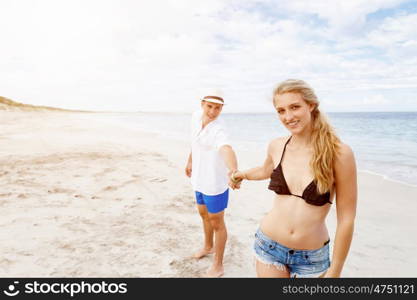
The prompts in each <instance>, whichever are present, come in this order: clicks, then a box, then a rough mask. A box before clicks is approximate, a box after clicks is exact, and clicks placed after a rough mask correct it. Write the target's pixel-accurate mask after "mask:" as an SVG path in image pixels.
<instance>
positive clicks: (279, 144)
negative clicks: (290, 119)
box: [268, 136, 289, 151]
mask: <svg viewBox="0 0 417 300" xmlns="http://www.w3.org/2000/svg"><path fill="white" fill-rule="evenodd" d="M288 139H289V136H282V137H278V138H275V139H273V140H271V141H270V142H269V146H268V149H269V150H270V151H271V150H272V151H273V150H279V149H282V148H283V147H284V144H285V143H286V142H287V141H288Z"/></svg>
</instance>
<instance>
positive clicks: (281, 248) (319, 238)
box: [231, 79, 357, 277]
mask: <svg viewBox="0 0 417 300" xmlns="http://www.w3.org/2000/svg"><path fill="white" fill-rule="evenodd" d="M273 104H274V107H275V109H276V111H277V113H278V116H279V119H280V121H281V122H282V124H283V125H284V126H285V128H287V129H288V131H289V132H290V136H289V137H282V138H277V139H274V140H272V141H271V142H270V144H269V146H268V150H267V156H266V159H265V162H264V164H263V165H262V166H259V167H255V168H252V169H248V170H245V171H236V172H234V173H232V174H231V179H232V182H234V184H235V185H236V183H237V182H239V181H241V180H264V179H270V182H269V186H268V188H269V189H270V190H272V191H274V192H275V193H276V195H275V198H274V203H273V208H272V209H271V211H269V212H268V213H267V215H266V216H265V217H264V218H263V219H262V221H261V224H260V227H259V229H258V231H257V232H256V234H255V243H254V251H255V257H256V272H257V275H258V277H340V275H341V272H342V268H343V265H344V262H345V259H346V257H347V254H348V252H349V248H350V244H351V240H352V235H353V228H354V220H355V214H356V201H357V183H356V164H355V159H354V155H353V152H352V150H351V148H350V147H349V146H348V145H346V144H344V143H342V142H341V141H340V140H339V138H338V137H337V136H336V134H335V132H334V131H333V129H332V127H331V126H330V124H329V123H328V121H327V120H326V118H325V116H324V115H323V114H322V113H321V112H320V110H319V102H318V99H317V97H316V95H315V93H314V91H313V89H312V88H311V87H310V86H309V85H308V84H307V83H306V82H304V81H302V80H294V79H289V80H286V81H284V82H282V83H280V84H279V85H278V86H277V88H276V89H275V90H274V93H273ZM237 186H238V184H237ZM331 205H336V211H337V229H336V235H335V239H334V245H333V253H332V259H331V263H330V254H329V241H330V238H329V233H328V230H327V227H326V223H325V220H326V217H327V215H328V213H329V210H330V207H331Z"/></svg>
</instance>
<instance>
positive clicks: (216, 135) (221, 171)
mask: <svg viewBox="0 0 417 300" xmlns="http://www.w3.org/2000/svg"><path fill="white" fill-rule="evenodd" d="M202 116H203V111H202V110H199V111H196V112H194V113H193V115H192V118H191V155H192V172H191V184H192V186H193V189H194V190H195V191H198V192H201V193H203V194H205V195H211V196H212V195H218V194H221V193H223V192H225V191H226V189H227V188H228V182H229V178H228V174H227V173H228V169H227V167H226V164H225V162H224V160H223V158H222V157H221V155H220V152H219V149H220V147H221V146H223V145H230V143H229V140H228V137H227V134H226V132H225V130H224V127H225V126H224V123H223V122H222V120H219V117H217V118H216V119H215V120H214V121H211V122H210V123H208V124H207V125H206V126H205V127H204V129H203V128H202V127H203V120H202Z"/></svg>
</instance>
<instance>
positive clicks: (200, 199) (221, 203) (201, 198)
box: [195, 189, 229, 214]
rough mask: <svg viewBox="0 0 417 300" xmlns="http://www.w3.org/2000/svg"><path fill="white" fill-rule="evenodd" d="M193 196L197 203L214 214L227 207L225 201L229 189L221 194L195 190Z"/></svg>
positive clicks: (226, 200)
mask: <svg viewBox="0 0 417 300" xmlns="http://www.w3.org/2000/svg"><path fill="white" fill-rule="evenodd" d="M195 198H196V200H197V204H200V205H205V206H207V210H208V212H209V213H211V214H215V213H218V212H221V211H223V210H224V209H225V208H226V207H227V202H228V201H229V189H227V190H226V191H225V192H224V193H222V194H218V195H212V196H209V195H205V194H203V193H200V192H198V191H195Z"/></svg>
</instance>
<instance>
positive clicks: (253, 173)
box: [232, 141, 275, 181]
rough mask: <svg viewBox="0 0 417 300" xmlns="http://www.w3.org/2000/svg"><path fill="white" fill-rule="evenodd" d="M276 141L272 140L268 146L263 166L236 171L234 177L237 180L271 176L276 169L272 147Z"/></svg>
mask: <svg viewBox="0 0 417 300" xmlns="http://www.w3.org/2000/svg"><path fill="white" fill-rule="evenodd" d="M274 146H275V143H274V141H272V142H271V143H270V144H269V146H268V151H267V154H266V159H265V162H264V164H263V165H262V166H258V167H255V168H251V169H248V170H245V171H236V172H235V173H233V174H232V176H233V178H234V179H236V180H237V181H241V180H243V179H246V180H264V179H268V178H269V177H271V173H272V171H273V170H274V161H273V159H272V155H271V154H272V151H273V150H272V149H273V148H274Z"/></svg>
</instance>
